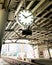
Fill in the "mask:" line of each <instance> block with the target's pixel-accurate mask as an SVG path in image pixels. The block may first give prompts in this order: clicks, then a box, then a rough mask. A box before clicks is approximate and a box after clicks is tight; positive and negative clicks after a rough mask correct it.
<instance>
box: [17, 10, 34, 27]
mask: <svg viewBox="0 0 52 65" xmlns="http://www.w3.org/2000/svg"><path fill="white" fill-rule="evenodd" d="M17 18H18V21H19V23H20V24H22V25H23V26H24V27H28V26H29V25H30V24H31V23H32V22H33V20H34V16H33V14H32V12H31V11H29V10H21V11H20V12H19V13H18V16H17Z"/></svg>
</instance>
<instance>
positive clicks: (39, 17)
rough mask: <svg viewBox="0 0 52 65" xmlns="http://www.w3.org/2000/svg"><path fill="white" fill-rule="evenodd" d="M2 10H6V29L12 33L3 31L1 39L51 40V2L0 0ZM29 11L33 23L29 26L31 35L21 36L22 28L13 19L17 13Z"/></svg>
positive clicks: (40, 0) (44, 0)
mask: <svg viewBox="0 0 52 65" xmlns="http://www.w3.org/2000/svg"><path fill="white" fill-rule="evenodd" d="M0 4H2V7H3V8H6V9H7V10H8V12H9V13H8V20H7V23H6V28H5V30H7V29H14V31H5V33H4V37H3V39H4V40H6V39H21V38H25V39H29V40H39V41H41V40H48V39H49V40H50V39H52V1H51V0H26V2H25V0H0ZM24 6H25V9H29V10H30V11H31V12H32V13H33V14H34V22H33V23H32V24H31V25H30V27H31V30H32V35H28V36H25V35H22V31H21V30H20V29H23V26H22V25H20V24H19V23H18V22H17V21H16V20H15V17H16V16H17V15H18V13H19V11H20V10H22V9H24Z"/></svg>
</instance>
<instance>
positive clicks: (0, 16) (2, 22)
mask: <svg viewBox="0 0 52 65" xmlns="http://www.w3.org/2000/svg"><path fill="white" fill-rule="evenodd" d="M7 13H8V12H7V11H6V10H5V9H0V53H1V46H2V38H3V34H4V30H5V26H6V22H7V15H8V14H7Z"/></svg>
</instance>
